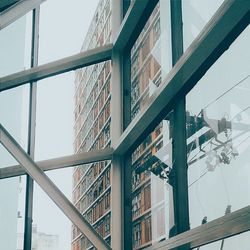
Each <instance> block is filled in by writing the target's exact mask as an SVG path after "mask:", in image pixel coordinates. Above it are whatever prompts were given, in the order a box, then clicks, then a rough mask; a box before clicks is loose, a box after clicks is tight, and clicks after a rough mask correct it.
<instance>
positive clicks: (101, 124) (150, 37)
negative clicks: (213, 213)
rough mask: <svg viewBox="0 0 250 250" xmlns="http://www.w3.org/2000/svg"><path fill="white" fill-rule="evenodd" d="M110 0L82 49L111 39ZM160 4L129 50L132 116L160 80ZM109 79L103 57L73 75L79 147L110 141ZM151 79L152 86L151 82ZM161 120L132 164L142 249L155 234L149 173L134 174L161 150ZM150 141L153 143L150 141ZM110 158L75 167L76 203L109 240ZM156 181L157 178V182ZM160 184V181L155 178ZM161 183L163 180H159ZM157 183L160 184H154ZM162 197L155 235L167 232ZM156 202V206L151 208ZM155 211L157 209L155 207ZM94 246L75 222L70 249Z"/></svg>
mask: <svg viewBox="0 0 250 250" xmlns="http://www.w3.org/2000/svg"><path fill="white" fill-rule="evenodd" d="M110 1H111V0H103V1H100V2H99V5H98V7H97V10H96V12H95V15H94V18H93V20H92V23H91V25H90V28H89V31H88V33H87V36H86V38H85V40H84V43H83V46H82V51H84V50H87V49H92V48H95V47H99V46H102V45H104V44H108V43H110V41H111V7H110V6H111V2H110ZM159 13H160V11H159V6H157V7H156V8H155V10H154V12H153V14H152V15H151V17H150V18H149V20H148V22H147V24H146V26H145V28H144V29H143V31H142V33H141V35H140V36H139V38H138V39H137V42H136V43H135V45H134V46H133V48H132V51H131V116H132V119H133V118H134V117H135V116H136V114H137V113H138V112H139V111H140V109H141V106H142V105H143V103H144V102H145V100H146V99H147V98H148V96H149V95H150V94H151V93H150V92H152V89H151V88H152V86H153V87H155V88H157V86H158V85H159V84H160V82H161V67H160V62H157V60H156V59H155V58H154V56H152V55H151V50H152V49H153V47H155V45H156V44H157V42H158V40H159V37H160V15H159ZM110 81H111V62H110V61H107V62H103V63H99V64H96V65H93V66H90V67H87V68H84V69H80V70H77V72H76V76H75V126H74V131H75V141H74V150H75V153H79V152H84V151H89V150H95V149H101V148H105V147H109V146H110V122H111V117H110V108H111V107H110V100H111V91H110ZM150 84H151V85H152V86H150ZM162 127H163V125H162V123H161V124H160V125H159V126H158V127H157V128H156V130H155V131H154V132H153V133H152V134H151V135H150V136H149V138H147V140H146V142H144V143H143V144H142V145H141V146H140V147H139V148H138V149H137V150H136V151H135V152H134V153H133V155H132V169H133V180H132V183H131V185H132V190H133V201H132V206H133V208H132V209H133V211H132V215H133V248H134V249H143V248H144V247H146V246H149V245H150V244H152V235H154V231H155V230H153V229H152V228H153V224H152V216H153V215H152V214H151V212H152V211H153V210H152V209H154V208H153V207H152V204H153V202H152V200H154V199H152V197H151V189H152V185H151V184H150V183H152V179H153V178H154V177H151V174H150V173H149V174H147V173H146V174H145V173H142V174H136V173H135V169H136V168H139V167H140V166H141V165H142V164H143V162H144V160H145V158H146V157H148V155H149V152H150V153H151V154H152V153H154V152H153V151H157V150H159V149H160V148H161V147H162V145H163V139H162ZM147 144H150V145H151V146H150V147H147ZM110 167H111V162H110V161H104V162H99V163H92V164H88V165H87V166H86V165H85V166H77V167H75V168H74V172H73V203H74V205H75V206H76V207H77V208H78V209H79V211H80V212H81V213H82V214H83V215H84V217H85V218H87V220H88V221H89V222H90V223H91V224H92V225H93V226H94V228H95V229H96V230H97V232H99V233H100V234H101V236H102V237H103V238H104V239H105V240H107V242H110V241H111V236H110V218H111V216H112V211H110V202H111V201H110V197H111V195H110V192H111V187H112V181H111V179H110ZM154 183H155V182H154ZM157 185H158V184H157ZM160 185H161V184H160ZM154 188H162V187H161V186H158V187H157V186H155V187H154ZM163 200H164V198H163V197H158V201H156V203H157V202H158V203H160V205H159V206H157V204H156V203H154V204H156V205H154V206H155V207H157V214H156V217H157V220H158V222H159V225H158V226H157V227H159V228H157V229H156V231H157V233H156V234H157V237H154V238H155V239H156V240H159V239H162V238H164V237H166V235H165V231H166V230H165V224H164V223H162V222H163V221H165V212H164V208H163V206H164V202H163ZM151 208H152V209H151ZM154 214H155V213H154ZM82 249H91V244H90V242H88V240H87V239H86V237H85V236H84V235H82V234H81V233H80V231H79V230H78V229H77V228H76V227H75V226H72V250H82Z"/></svg>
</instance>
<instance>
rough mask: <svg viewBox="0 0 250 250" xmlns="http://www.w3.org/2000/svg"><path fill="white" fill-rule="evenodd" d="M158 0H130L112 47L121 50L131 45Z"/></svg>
mask: <svg viewBox="0 0 250 250" xmlns="http://www.w3.org/2000/svg"><path fill="white" fill-rule="evenodd" d="M158 1H159V0H143V1H131V3H130V6H129V8H128V10H127V12H126V15H125V17H124V19H123V21H122V23H121V26H120V30H119V32H118V33H117V34H116V37H115V39H114V48H115V49H116V50H120V51H123V50H124V49H125V48H126V47H127V48H128V47H132V46H133V44H134V43H135V41H136V39H137V37H138V36H139V34H140V33H141V30H142V28H143V27H144V25H145V23H146V22H147V20H148V18H149V16H150V15H151V13H152V11H153V9H154V7H155V6H156V4H157V3H158Z"/></svg>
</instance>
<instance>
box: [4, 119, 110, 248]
mask: <svg viewBox="0 0 250 250" xmlns="http://www.w3.org/2000/svg"><path fill="white" fill-rule="evenodd" d="M0 142H1V144H2V145H3V146H4V147H5V148H6V149H7V150H8V151H9V153H10V154H11V155H12V156H13V157H14V158H15V159H16V160H17V161H18V162H19V163H20V165H22V166H23V168H24V169H25V170H26V172H27V173H28V174H29V175H30V176H31V177H32V178H33V179H34V181H36V182H37V184H38V185H39V186H40V187H41V188H42V189H43V190H44V191H45V193H46V194H47V195H48V196H49V197H50V198H51V200H52V201H53V202H54V203H55V204H56V205H57V206H58V208H59V209H61V210H62V212H63V213H64V214H65V215H66V216H67V217H68V218H69V219H70V220H71V221H72V223H73V224H75V225H76V226H77V227H78V228H79V230H80V231H81V232H82V233H83V234H84V235H85V236H86V237H87V238H88V239H89V240H90V241H91V243H92V244H93V245H94V246H95V247H96V248H97V249H107V250H109V249H111V248H110V246H109V245H108V243H107V242H106V241H105V240H104V239H103V238H102V237H101V236H100V235H99V234H98V233H97V232H96V231H95V229H94V228H93V227H92V226H91V224H90V223H89V222H88V221H87V220H86V219H85V218H84V217H83V216H82V214H81V213H80V212H79V211H78V210H77V208H76V207H75V206H74V205H73V204H72V203H71V202H70V201H69V199H68V198H67V197H66V196H65V195H64V194H63V193H62V191H60V189H59V188H58V187H57V186H56V185H55V184H54V183H53V182H52V181H51V180H50V178H49V177H48V176H47V175H46V174H45V173H44V172H43V171H42V170H41V169H40V168H39V167H38V166H37V165H36V163H35V162H34V161H33V160H32V159H31V158H30V156H29V155H28V154H27V153H26V152H25V151H24V150H23V149H22V147H21V146H20V145H19V144H18V143H17V142H16V141H15V139H14V138H13V137H12V136H11V135H10V134H9V133H8V131H7V130H6V129H5V128H4V127H3V126H2V125H1V124H0Z"/></svg>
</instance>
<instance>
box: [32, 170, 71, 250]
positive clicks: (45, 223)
mask: <svg viewBox="0 0 250 250" xmlns="http://www.w3.org/2000/svg"><path fill="white" fill-rule="evenodd" d="M69 170H70V169H69ZM70 172H71V171H69V172H68V174H70ZM62 174H64V175H65V174H67V171H64V170H63V171H62ZM49 177H50V178H51V179H52V180H53V181H55V177H56V179H58V178H60V181H61V180H64V181H65V179H66V181H65V183H64V185H60V189H61V190H62V192H64V193H65V194H68V195H70V182H69V181H68V180H67V179H68V178H65V176H64V178H62V175H60V173H56V175H55V173H49ZM33 204H34V207H33V225H32V249H43V250H44V249H46V250H47V249H49V250H50V249H53V250H70V249H71V240H70V235H71V222H70V220H69V219H68V218H67V217H66V216H65V215H64V214H63V213H62V212H61V210H60V209H59V208H58V207H57V206H56V205H55V204H54V202H53V201H52V200H51V199H50V198H49V197H48V196H47V195H46V194H45V193H44V191H43V190H42V189H41V188H40V187H39V186H38V185H37V184H35V186H34V201H33Z"/></svg>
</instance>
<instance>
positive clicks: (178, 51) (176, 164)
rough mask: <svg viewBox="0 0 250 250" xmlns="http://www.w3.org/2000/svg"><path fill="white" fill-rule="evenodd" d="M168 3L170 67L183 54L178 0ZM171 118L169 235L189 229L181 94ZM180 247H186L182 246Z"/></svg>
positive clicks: (184, 113)
mask: <svg viewBox="0 0 250 250" xmlns="http://www.w3.org/2000/svg"><path fill="white" fill-rule="evenodd" d="M170 4H171V36H172V64H173V66H174V65H175V63H176V62H177V61H178V60H179V58H180V57H181V55H182V54H183V29H182V8H181V0H171V1H170ZM172 118H173V119H172V127H173V159H174V160H173V169H172V173H171V175H170V178H171V180H170V181H171V182H172V184H173V193H174V219H175V226H174V228H172V229H171V230H170V237H171V236H174V235H176V234H179V233H182V232H184V231H186V230H188V229H189V207H188V179H187V148H186V112H185V96H180V97H179V98H178V100H176V104H175V107H174V110H173V117H172ZM180 249H189V247H188V246H184V247H182V248H180Z"/></svg>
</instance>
